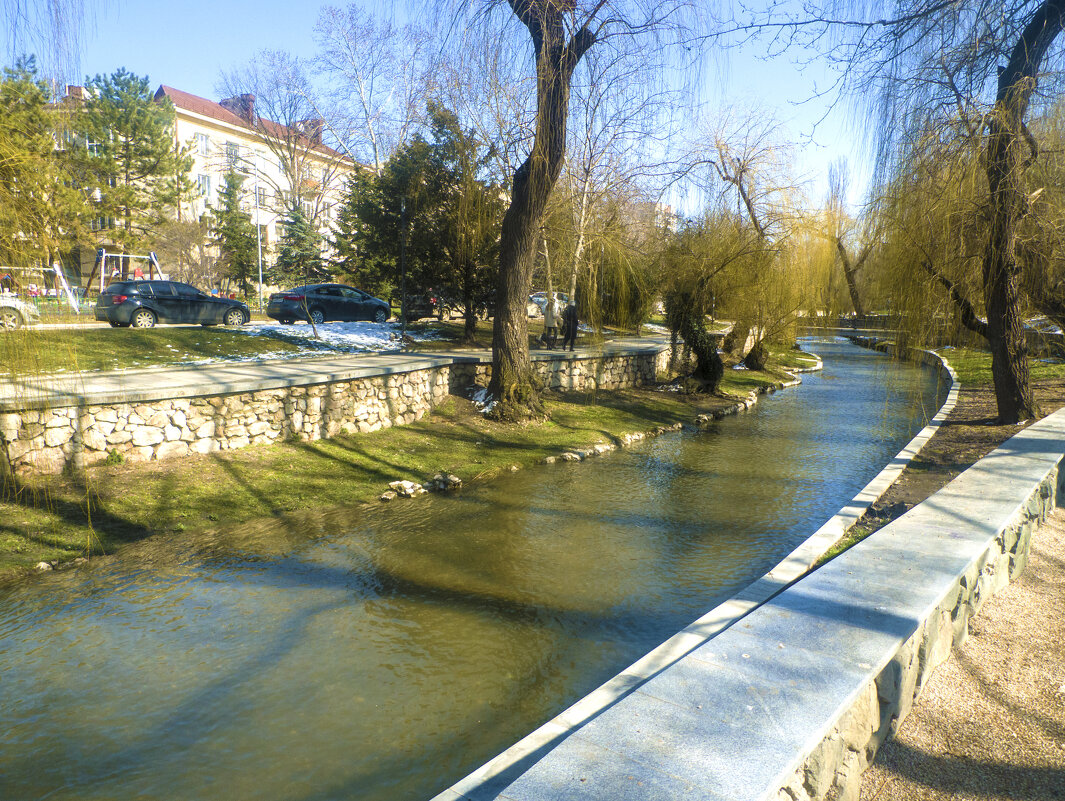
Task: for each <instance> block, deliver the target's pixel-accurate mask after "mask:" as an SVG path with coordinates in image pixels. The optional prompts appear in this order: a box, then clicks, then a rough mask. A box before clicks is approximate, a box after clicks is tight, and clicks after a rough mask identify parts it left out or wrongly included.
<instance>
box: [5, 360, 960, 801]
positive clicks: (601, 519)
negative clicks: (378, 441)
mask: <svg viewBox="0 0 1065 801" xmlns="http://www.w3.org/2000/svg"><path fill="white" fill-rule="evenodd" d="M807 347H808V349H811V350H815V351H816V352H818V353H820V354H821V355H822V356H823V357H824V360H825V369H824V371H823V372H821V373H816V374H807V375H805V376H804V377H803V382H804V383H803V385H802V386H801V387H796V388H793V389H788V390H786V391H784V392H781V393H777V394H775V395H771V396H768V397H766V398H763V399H762V400H761V402H760V403H759V404H758V405H757V406H756V407H755V408H754V409H752V410H751V411H749V412H747V413H743V414H740V415H737V416H734V417H730V418H726V419H724V420H721V421H719V422H717V423H715V424H714V426H713V428H712V429H710V430H709V431H706V432H681V433H675V434H669V435H665V436H662V437H659V438H657V439H654V440H651V441H647V442H643V443H641V444H640V445H639V446H637V447H634V448H631V449H628V450H625V451H618V452H615V453H612V454H608V455H606V456H603V457H600V458H597V459H593V460H589V461H588V462H585V463H583V464H562V465H556V466H552V467H545V468H537V469H532V470H526V471H522V472H520V473H516V474H513V475H508V476H505V477H503V478H501V479H499V480H497V481H493V482H491V483H488V484H485V485H483V486H477V487H472V488H468V489H467V490H464V491H462V492H460V493H458V494H456V495H454V496H448V497H444V496H431V497H427V498H421V499H419V500H416V501H411V502H397V503H393V504H389V505H387V506H384V505H382V506H381V507H380V508H372V509H369V510H368V509H367V508H365V507H363V508H360V509H333V510H327V511H323V512H320V513H315V514H309V515H304V516H302V517H299V518H296V519H294V520H288V521H275V520H271V521H267V522H264V523H261V524H250V525H248V526H245V527H242V528H241V530H239V531H235V532H222V533H219V532H213V533H211V532H209V533H204V534H201V535H183V538H182V540H181V541H180V542H175V541H173V540H169V541H168V540H164V539H163V538H160V539H159V541H155V540H152V541H146V542H143V543H140V544H138V545H136V546H132V547H130V548H127V549H125V550H124V551H123V552H122V553H121V554H120V555H118V556H115V557H108V558H102V559H98V560H94V561H93V562H92V563H90V564H89V565H88V566H86V567H84V568H83V569H80V570H72V571H66V572H58V573H53V574H45V575H42V576H40V577H36V578H35V579H33V580H30V581H27V582H25V583H22V584H20V585H17V586H14V587H10V588H8V589H5V590H0V721H2V726H0V799H18V800H19V801H28V800H29V799H44V798H47V799H101V801H102V800H103V799H108V800H110V799H134V798H136V799H168V800H174V799H190V800H191V799H225V800H226V801H230V800H231V799H285V800H286V801H311V800H312V799H313V800H314V801H321V800H322V799H358V800H359V801H367V800H368V801H386V800H387V801H396V800H397V799H425V798H429V797H431V796H432V795H434V794H435V793H436V792H438V791H440V790H441V789H443V788H445V787H447V786H448V785H449V784H451V783H452V782H454V781H455V780H457V779H459V778H461V777H462V776H463V775H465V774H466V773H467V772H469V771H470V770H472V769H473V768H475V767H477V766H478V765H480V764H481V763H483V762H484V761H486V760H487V759H489V758H490V757H492V756H493V755H495V754H496V753H498V752H499V751H501V750H503V749H504V748H506V747H507V746H508V745H509V744H510V743H512V742H513V741H515V740H517V739H519V738H521V737H522V736H524V735H525V734H526V733H528V732H529V731H531V730H532V729H534V728H536V727H537V726H538V725H539V724H540V723H542V722H544V721H545V720H547V719H549V718H551V717H553V716H554V715H555V714H557V713H558V712H560V711H561V710H562V709H564V708H565V707H566V706H568V705H569V704H571V703H572V702H574V701H575V700H577V699H578V698H580V697H581V696H582V695H584V694H585V693H587V692H588V691H589V690H591V689H593V688H594V687H596V686H597V685H599V684H600V683H602V682H603V681H605V680H606V679H608V678H609V677H610V676H612V675H614V674H615V673H617V672H619V671H620V670H622V669H624V668H625V667H627V666H628V665H629V664H631V663H632V662H634V661H635V660H636V659H637V658H638V657H639V656H641V655H642V654H643V653H645V652H646V651H648V650H650V649H651V648H653V647H654V646H655V645H657V644H658V643H659V642H661V641H662V640H664V639H666V638H667V637H668V636H670V635H671V634H673V633H674V632H675V631H676V630H677V629H679V628H682V627H683V626H685V625H687V624H688V623H689V622H691V621H692V620H693V619H694V618H696V617H698V616H699V615H700V614H702V613H703V612H704V611H706V610H707V609H709V608H711V607H713V606H714V605H715V604H716V603H718V602H719V601H721V600H724V599H725V598H727V597H728V596H729V595H731V594H732V593H733V592H735V591H736V590H737V589H739V588H740V587H742V586H744V585H745V584H746V583H748V582H749V581H751V580H752V579H754V578H756V577H758V576H759V575H761V574H762V573H763V572H764V571H765V570H766V569H768V568H769V567H770V566H771V565H773V564H775V563H776V561H778V559H779V558H780V557H782V556H783V555H784V554H786V553H787V552H789V551H790V550H791V549H792V548H793V547H794V546H795V545H797V544H798V543H799V542H801V541H802V540H803V539H805V537H806V536H807V535H809V534H810V533H811V532H812V531H813V530H814V529H816V528H817V527H818V526H819V525H820V524H821V523H822V522H824V521H825V520H826V519H827V518H829V517H830V516H831V515H832V514H834V513H835V512H836V511H837V510H838V509H839V508H840V507H841V506H843V505H844V504H845V503H846V502H847V501H848V500H849V499H850V498H851V497H853V495H854V494H855V493H856V492H857V491H858V490H859V489H860V488H861V487H862V486H864V484H865V483H866V482H867V481H868V480H869V479H870V478H872V477H873V476H874V475H875V474H876V473H877V472H878V471H879V470H880V469H881V467H882V466H883V465H884V464H885V463H886V462H887V461H889V460H890V459H891V457H892V456H894V455H895V453H896V452H897V451H898V450H899V449H900V448H901V446H902V445H903V444H904V443H905V442H906V441H908V440H909V438H910V437H911V436H912V434H914V433H915V432H916V431H917V430H918V429H919V428H920V427H921V426H922V425H924V423H925V421H926V418H927V417H930V416H931V415H932V414H934V412H935V410H936V409H937V408H938V406H939V403H940V402H941V400H942V397H943V396H944V395H945V392H946V387H945V386H943V385H942V384H941V383H940V382H939V381H938V380H937V377H936V376H935V374H934V372H933V371H931V370H928V369H926V368H915V367H911V366H908V365H898V364H894V363H892V362H891V361H889V360H888V359H886V358H885V357H883V356H881V355H879V354H876V353H873V352H870V351H864V350H860V349H858V348H856V347H854V346H853V345H851V344H849V343H845V342H843V341H836V340H818V341H815V342H811V343H808V344H807Z"/></svg>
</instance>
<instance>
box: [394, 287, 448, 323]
mask: <svg viewBox="0 0 1065 801" xmlns="http://www.w3.org/2000/svg"><path fill="white" fill-rule="evenodd" d="M393 300H394V301H395V303H396V305H397V306H400V305H402V306H403V317H404V318H406V320H407V322H411V321H412V320H420V319H422V318H423V317H440V318H443V316H444V306H443V303H444V300H443V298H441V297H440V295H439V293H437V292H435V291H433V290H432V289H430V290H427V291H424V292H423V291H414V292H408V293H407V302H406V304H401V303H400V298H399V294H398V293H397V294H396V295H395V296H394V297H393Z"/></svg>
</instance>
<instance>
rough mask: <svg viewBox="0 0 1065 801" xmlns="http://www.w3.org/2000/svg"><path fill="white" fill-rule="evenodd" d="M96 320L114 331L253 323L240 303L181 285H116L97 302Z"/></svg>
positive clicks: (168, 282) (128, 283)
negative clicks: (190, 325)
mask: <svg viewBox="0 0 1065 801" xmlns="http://www.w3.org/2000/svg"><path fill="white" fill-rule="evenodd" d="M96 319H97V320H104V321H106V322H108V323H110V324H111V326H112V327H114V328H120V327H122V328H124V327H127V326H133V327H134V328H151V327H152V326H154V325H155V324H156V323H199V324H200V325H218V324H220V323H221V324H223V325H244V324H245V323H246V322H248V320H250V319H251V312H250V311H249V310H248V307H247V306H246V305H244V304H243V303H241V302H240V301H239V300H232V299H229V298H216V297H211V296H210V295H208V294H207V293H206V292H202V291H200V290H199V289H197V288H196V287H194V286H192V285H190V284H183V283H181V282H180V281H115V282H114V283H113V284H111V285H109V286H108V287H107V288H106V289H104V291H103V292H101V293H100V297H99V298H97V299H96Z"/></svg>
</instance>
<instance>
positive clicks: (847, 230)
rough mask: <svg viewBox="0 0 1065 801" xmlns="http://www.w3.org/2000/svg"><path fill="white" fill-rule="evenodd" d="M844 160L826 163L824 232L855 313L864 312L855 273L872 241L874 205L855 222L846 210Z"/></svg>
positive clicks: (873, 234) (870, 249)
mask: <svg viewBox="0 0 1065 801" xmlns="http://www.w3.org/2000/svg"><path fill="white" fill-rule="evenodd" d="M847 182H848V172H847V162H846V160H841V161H838V162H836V163H834V164H831V165H829V168H828V204H827V205H828V208H827V212H828V219H827V222H828V225H829V229H828V230H827V232H826V235H827V236H828V237H829V238H830V239H831V240H832V243H833V244H834V245H835V248H836V253H837V254H838V255H839V261H840V265H841V266H842V268H843V278H844V280H845V281H846V283H847V292H848V293H849V294H850V298H851V305H852V306H853V307H854V313H855V314H857V315H858V316H859V317H863V316H864V315H865V305H864V304H863V303H862V296H861V292H860V291H859V290H858V274H859V273H860V272H861V271H862V268H863V267H865V265H866V262H867V261H868V259H869V255H870V254H871V253H872V252H873V247H874V245H875V244H876V231H875V225H876V221H877V219H878V218H877V216H876V212H875V209H871V208H870V209H866V212H865V214H864V217H863V220H862V221H861V222H860V223H857V224H856V223H855V221H854V220H853V219H852V218H851V216H850V215H849V214H848V213H847V209H846V202H847ZM856 233H857V237H858V243H857V246H856V247H857V250H855V251H852V245H851V244H850V241H849V240H852V239H853V238H854V236H855V234H856Z"/></svg>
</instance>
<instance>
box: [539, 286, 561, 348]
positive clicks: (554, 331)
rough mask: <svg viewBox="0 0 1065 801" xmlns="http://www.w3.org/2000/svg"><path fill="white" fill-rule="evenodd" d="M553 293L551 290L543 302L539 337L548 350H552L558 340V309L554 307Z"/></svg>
mask: <svg viewBox="0 0 1065 801" xmlns="http://www.w3.org/2000/svg"><path fill="white" fill-rule="evenodd" d="M554 295H555V293H554V292H552V293H551V294H550V295H549V296H548V298H547V302H546V303H545V304H544V333H543V335H542V336H541V337H540V342H541V343H542V344H543V345H544V347H546V348H547V349H548V350H554V349H555V343H556V342H557V341H558V310H557V309H556V308H555V297H554Z"/></svg>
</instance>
